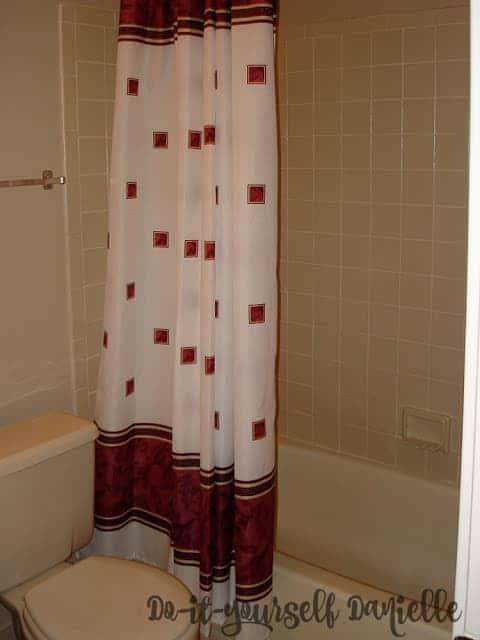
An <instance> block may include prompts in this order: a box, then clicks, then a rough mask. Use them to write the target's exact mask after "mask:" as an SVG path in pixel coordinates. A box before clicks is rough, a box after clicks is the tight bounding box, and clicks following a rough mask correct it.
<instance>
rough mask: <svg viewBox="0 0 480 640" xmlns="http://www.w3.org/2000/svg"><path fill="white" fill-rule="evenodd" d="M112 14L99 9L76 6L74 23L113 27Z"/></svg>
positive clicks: (82, 5) (85, 5)
mask: <svg viewBox="0 0 480 640" xmlns="http://www.w3.org/2000/svg"><path fill="white" fill-rule="evenodd" d="M113 14H114V12H113V11H106V10H103V9H99V8H97V7H94V6H92V5H87V4H80V3H79V4H77V5H76V21H77V23H79V24H89V25H99V26H104V27H112V26H114V17H113Z"/></svg>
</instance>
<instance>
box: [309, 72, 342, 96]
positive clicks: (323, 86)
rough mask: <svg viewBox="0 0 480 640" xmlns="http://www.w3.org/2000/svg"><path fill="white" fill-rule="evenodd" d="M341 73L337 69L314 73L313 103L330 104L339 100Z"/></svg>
mask: <svg viewBox="0 0 480 640" xmlns="http://www.w3.org/2000/svg"><path fill="white" fill-rule="evenodd" d="M340 93H341V73H340V70H339V69H328V70H323V69H321V70H317V71H316V72H315V101H316V102H317V103H319V102H332V101H338V100H340Z"/></svg>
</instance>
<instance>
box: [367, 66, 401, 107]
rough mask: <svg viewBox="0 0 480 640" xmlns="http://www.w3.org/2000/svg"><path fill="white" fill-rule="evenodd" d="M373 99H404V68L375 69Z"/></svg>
mask: <svg viewBox="0 0 480 640" xmlns="http://www.w3.org/2000/svg"><path fill="white" fill-rule="evenodd" d="M372 92H373V97H374V98H375V99H379V98H385V99H393V98H401V97H402V67H401V66H400V65H398V66H388V67H374V69H373V86H372Z"/></svg>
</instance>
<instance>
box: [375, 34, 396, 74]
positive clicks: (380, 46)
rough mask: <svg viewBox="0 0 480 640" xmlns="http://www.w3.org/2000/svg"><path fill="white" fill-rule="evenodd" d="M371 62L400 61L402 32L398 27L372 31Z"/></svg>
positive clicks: (390, 62)
mask: <svg viewBox="0 0 480 640" xmlns="http://www.w3.org/2000/svg"><path fill="white" fill-rule="evenodd" d="M372 43H373V64H374V65H384V64H394V63H397V62H401V61H402V32H401V31H400V29H396V30H391V31H390V30H386V31H377V32H374V33H373V37H372Z"/></svg>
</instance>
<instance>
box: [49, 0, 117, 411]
mask: <svg viewBox="0 0 480 640" xmlns="http://www.w3.org/2000/svg"><path fill="white" fill-rule="evenodd" d="M118 4H119V3H118V2H110V3H109V5H107V4H105V5H104V7H103V8H100V9H99V8H93V7H89V6H86V5H84V4H79V3H68V4H65V5H64V6H63V8H62V12H61V25H60V26H61V34H62V60H63V96H64V118H65V158H66V167H67V174H68V176H69V182H68V187H67V211H68V228H67V244H68V250H69V277H70V284H71V304H72V318H73V331H72V343H71V345H72V350H73V358H74V373H73V389H74V400H75V408H76V411H77V413H79V414H80V415H82V416H85V417H91V416H92V415H93V407H94V402H95V389H96V380H97V373H98V365H99V352H100V346H101V336H102V333H103V325H102V318H103V301H104V289H105V288H104V283H105V266H106V238H107V184H108V177H107V176H108V167H109V158H110V148H111V135H112V119H113V98H114V85H115V61H116V24H117V21H118V16H117V12H116V11H114V10H113V9H114V8H115V9H116V8H118ZM109 7H110V8H109Z"/></svg>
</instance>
